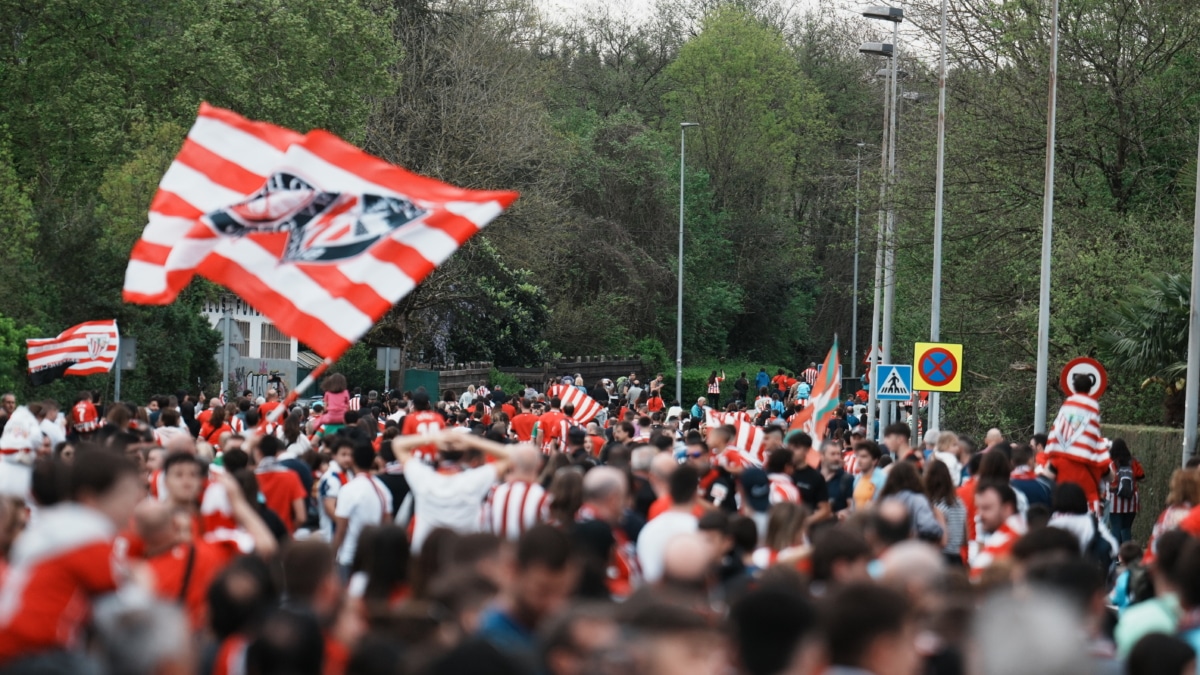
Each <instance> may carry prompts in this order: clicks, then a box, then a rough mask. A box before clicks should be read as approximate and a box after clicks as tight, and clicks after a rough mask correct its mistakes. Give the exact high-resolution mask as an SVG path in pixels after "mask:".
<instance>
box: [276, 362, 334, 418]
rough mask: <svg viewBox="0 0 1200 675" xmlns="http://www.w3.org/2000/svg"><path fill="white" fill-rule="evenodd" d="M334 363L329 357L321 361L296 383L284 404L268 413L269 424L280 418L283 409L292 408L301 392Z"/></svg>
mask: <svg viewBox="0 0 1200 675" xmlns="http://www.w3.org/2000/svg"><path fill="white" fill-rule="evenodd" d="M332 365H333V359H329V358H327V359H325V360H324V361H322V362H321V365H319V366H317V367H316V368H313V371H312V372H311V373H309V374H308V377H306V378H304V380H303V381H302V382H300V384H298V385H296V388H295V389H293V390H292V391H291V392H289V393H288V395H287V398H285V399H283V405H281V406H277V407H276V408H275V409H274V410H272V411H271V413H270V414H269V415H267V424H274V423H275V422H276V421H277V420H278V419H279V416H280V415H282V414H283V411H285V410H289V409H291V407H292V404H293V403H295V402H296V399H298V398H300V394H301V393H302V392H303V391H304V390H305V389H308V388H309V387H311V386H312V385H313V383H314V382H316V381H317V379H318V378H320V377H321V376H322V375H324V374H325V371H326V370H329V366H332Z"/></svg>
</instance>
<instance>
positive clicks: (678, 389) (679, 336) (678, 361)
mask: <svg viewBox="0 0 1200 675" xmlns="http://www.w3.org/2000/svg"><path fill="white" fill-rule="evenodd" d="M698 126H700V125H699V124H698V123H696V122H680V123H679V298H678V305H677V307H676V310H675V398H676V399H677V400H678V401H679V405H684V400H683V171H684V167H685V165H684V151H685V145H684V143H685V140H686V137H687V133H686V132H687V129H688V127H698Z"/></svg>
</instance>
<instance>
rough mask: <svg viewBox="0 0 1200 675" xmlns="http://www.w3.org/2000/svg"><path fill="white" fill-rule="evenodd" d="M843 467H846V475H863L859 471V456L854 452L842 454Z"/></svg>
mask: <svg viewBox="0 0 1200 675" xmlns="http://www.w3.org/2000/svg"><path fill="white" fill-rule="evenodd" d="M842 465H843V466H845V467H846V473H848V474H851V475H854V476H857V475H858V474H859V473H861V472H860V471H859V470H858V455H857V454H856V453H855V452H854V451H853V450H850V451H847V452H844V453H842Z"/></svg>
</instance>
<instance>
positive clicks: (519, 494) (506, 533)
mask: <svg viewBox="0 0 1200 675" xmlns="http://www.w3.org/2000/svg"><path fill="white" fill-rule="evenodd" d="M548 506H549V495H548V494H547V493H546V490H545V489H544V488H542V486H541V485H538V484H537V483H531V482H529V481H523V480H513V481H508V482H505V483H500V484H499V485H497V486H496V487H494V488H492V491H491V493H490V494H488V496H487V499H486V500H484V502H483V531H484V532H491V533H492V534H494V535H496V536H498V537H500V538H501V539H508V540H509V541H516V540H517V539H520V537H521V535H522V534H524V533H525V531H526V530H528V529H529V528H531V527H533V526H534V525H537V524H538V523H540V522H543V521H544V520H545V519H546V518H545V517H546V509H547V507H548Z"/></svg>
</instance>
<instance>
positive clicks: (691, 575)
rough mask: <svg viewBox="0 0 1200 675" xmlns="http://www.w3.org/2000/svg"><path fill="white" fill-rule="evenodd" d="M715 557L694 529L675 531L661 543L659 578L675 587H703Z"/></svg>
mask: <svg viewBox="0 0 1200 675" xmlns="http://www.w3.org/2000/svg"><path fill="white" fill-rule="evenodd" d="M716 561H717V556H716V552H715V551H714V550H713V547H712V544H711V543H709V541H708V539H706V538H705V537H704V535H702V534H699V533H696V532H689V533H682V534H677V535H675V536H673V537H671V539H670V540H669V541H667V543H666V545H665V546H664V547H663V561H662V576H661V577H659V580H660V581H661V583H662V584H664V585H669V586H673V587H676V588H690V589H695V590H697V591H704V590H705V586H706V584H707V582H708V574H709V572H710V571H711V570H712V568H713V564H714V563H715V562H716Z"/></svg>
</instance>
